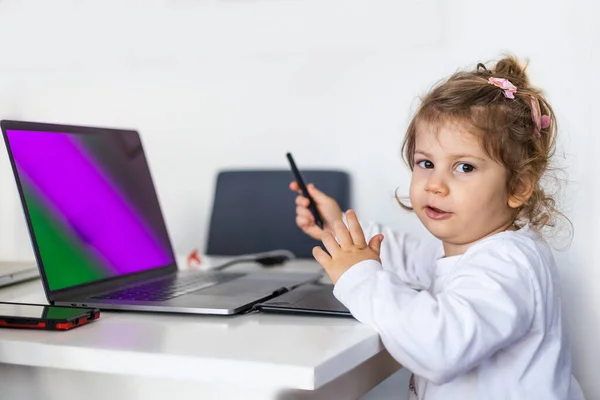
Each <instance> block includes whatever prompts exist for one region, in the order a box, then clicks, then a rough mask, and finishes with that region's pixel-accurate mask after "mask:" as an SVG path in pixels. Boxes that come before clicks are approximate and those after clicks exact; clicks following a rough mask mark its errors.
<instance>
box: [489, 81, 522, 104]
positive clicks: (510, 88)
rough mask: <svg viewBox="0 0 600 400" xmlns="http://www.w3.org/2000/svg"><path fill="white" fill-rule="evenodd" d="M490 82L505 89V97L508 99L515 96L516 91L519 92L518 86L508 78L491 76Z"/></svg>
mask: <svg viewBox="0 0 600 400" xmlns="http://www.w3.org/2000/svg"><path fill="white" fill-rule="evenodd" d="M488 83H489V84H491V85H494V86H496V87H499V88H500V89H503V90H504V97H506V98H507V99H514V98H515V93H517V87H516V86H515V85H513V84H512V83H511V82H510V81H509V80H508V79H506V78H494V77H493V76H491V77H490V78H489V79H488Z"/></svg>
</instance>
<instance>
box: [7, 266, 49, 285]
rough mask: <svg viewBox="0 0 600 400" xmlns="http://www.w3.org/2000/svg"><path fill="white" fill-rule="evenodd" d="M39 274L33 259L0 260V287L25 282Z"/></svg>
mask: <svg viewBox="0 0 600 400" xmlns="http://www.w3.org/2000/svg"><path fill="white" fill-rule="evenodd" d="M39 276H40V274H39V271H38V267H37V264H36V263H35V261H0V287H4V286H8V285H14V284H16V283H20V282H25V281H28V280H31V279H35V278H38V277H39Z"/></svg>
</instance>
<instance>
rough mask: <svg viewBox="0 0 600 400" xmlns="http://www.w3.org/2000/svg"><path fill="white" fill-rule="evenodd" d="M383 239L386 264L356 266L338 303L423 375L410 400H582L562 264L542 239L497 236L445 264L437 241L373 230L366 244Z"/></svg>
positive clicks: (343, 280) (525, 234) (340, 286)
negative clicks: (564, 307)
mask: <svg viewBox="0 0 600 400" xmlns="http://www.w3.org/2000/svg"><path fill="white" fill-rule="evenodd" d="M377 233H383V234H384V237H385V239H384V241H383V243H382V248H381V260H382V264H380V263H378V262H376V261H371V260H369V261H363V262H360V263H358V264H356V265H354V266H353V267H352V268H350V269H349V270H348V271H346V272H345V273H344V274H343V275H342V276H341V277H340V279H339V280H338V282H337V284H336V285H335V288H334V294H335V296H336V297H337V298H338V299H339V300H340V301H341V302H342V303H343V304H344V305H345V306H346V307H347V308H348V309H349V310H350V311H351V312H352V314H353V315H354V316H355V317H356V319H358V320H359V321H361V322H363V323H365V324H367V325H370V326H372V327H373V328H374V329H376V330H377V331H378V332H379V334H380V336H381V339H382V341H383V343H384V345H385V347H386V348H387V350H388V351H389V352H390V354H391V355H392V356H393V357H394V358H395V359H396V360H398V362H400V363H401V364H402V365H403V366H404V367H405V368H407V369H409V370H411V371H412V372H413V373H414V375H415V379H414V382H415V387H416V393H417V395H416V396H415V395H414V394H412V395H411V399H420V400H438V399H440V400H442V399H443V400H454V399H457V400H471V399H475V400H478V399H482V400H495V399H498V400H509V399H518V400H521V399H523V400H554V399H556V400H579V399H583V394H582V392H581V389H580V387H579V384H578V383H577V381H576V380H575V379H574V378H573V376H572V374H571V356H570V350H569V345H568V342H567V340H566V337H565V332H564V330H563V327H562V318H561V299H560V287H559V279H558V273H557V270H556V265H555V262H554V258H553V256H552V253H551V250H550V248H549V247H548V245H547V244H546V243H545V242H544V241H543V240H542V239H541V238H540V237H539V236H538V235H537V234H536V233H535V232H534V231H533V230H531V229H528V228H527V227H525V228H523V229H521V230H519V231H506V232H502V233H498V234H496V235H493V236H490V237H488V238H485V239H483V240H481V241H479V242H477V243H475V244H474V245H472V246H471V247H470V248H469V249H468V250H467V251H466V253H464V254H463V255H460V256H453V257H446V258H443V257H442V256H443V248H442V244H441V242H440V241H438V240H432V241H423V242H420V241H418V240H415V239H414V238H411V237H410V236H407V235H406V234H402V235H399V234H397V233H394V232H393V231H391V230H389V229H386V228H383V227H381V226H378V225H371V226H369V227H367V229H365V237H366V238H367V241H368V240H369V239H370V238H371V237H372V236H374V235H375V234H377ZM418 288H421V289H423V290H418Z"/></svg>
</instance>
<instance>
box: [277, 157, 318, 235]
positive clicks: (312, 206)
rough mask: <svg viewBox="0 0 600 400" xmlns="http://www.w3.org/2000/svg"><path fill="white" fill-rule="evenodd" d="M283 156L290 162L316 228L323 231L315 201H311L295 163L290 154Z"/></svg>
mask: <svg viewBox="0 0 600 400" xmlns="http://www.w3.org/2000/svg"><path fill="white" fill-rule="evenodd" d="M285 156H286V157H287V159H288V161H289V162H290V167H292V172H293V174H294V177H295V178H296V182H298V185H299V186H300V190H301V191H302V195H303V196H304V197H306V198H307V199H308V201H309V204H308V209H309V210H310V212H311V214H312V215H313V218H314V219H315V223H316V224H317V226H318V227H319V228H321V229H323V218H321V214H319V210H317V205H316V204H315V201H314V200H313V198H312V197H311V195H310V194H309V193H308V189H307V188H306V184H305V183H304V179H303V178H302V175H301V174H300V171H299V170H298V167H296V163H295V162H294V158H293V157H292V153H286V155H285Z"/></svg>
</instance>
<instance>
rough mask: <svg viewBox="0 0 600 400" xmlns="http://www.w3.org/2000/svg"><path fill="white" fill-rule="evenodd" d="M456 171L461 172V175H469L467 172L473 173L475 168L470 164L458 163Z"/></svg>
mask: <svg viewBox="0 0 600 400" xmlns="http://www.w3.org/2000/svg"><path fill="white" fill-rule="evenodd" d="M456 170H457V171H458V172H462V173H469V172H473V171H475V167H474V166H472V165H471V164H467V163H460V164H458V165H457V166H456Z"/></svg>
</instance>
